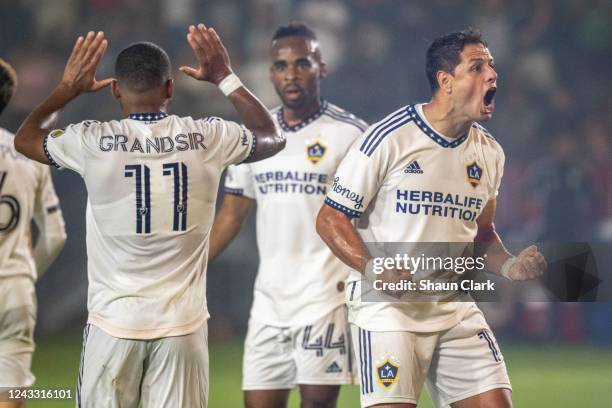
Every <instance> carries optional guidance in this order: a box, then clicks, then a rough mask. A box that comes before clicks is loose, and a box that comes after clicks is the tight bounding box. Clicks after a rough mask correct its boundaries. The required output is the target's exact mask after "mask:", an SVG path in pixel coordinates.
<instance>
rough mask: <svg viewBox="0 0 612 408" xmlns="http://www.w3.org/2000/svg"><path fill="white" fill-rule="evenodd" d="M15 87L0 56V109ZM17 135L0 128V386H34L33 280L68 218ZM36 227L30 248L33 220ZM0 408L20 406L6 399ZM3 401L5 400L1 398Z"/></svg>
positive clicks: (47, 175) (45, 172)
mask: <svg viewBox="0 0 612 408" xmlns="http://www.w3.org/2000/svg"><path fill="white" fill-rule="evenodd" d="M16 86H17V75H16V73H15V71H14V70H13V68H12V67H11V66H10V65H9V64H8V63H7V62H6V61H4V60H3V59H0V114H1V113H2V111H3V110H4V108H6V106H7V105H8V103H9V100H10V99H11V97H12V96H13V94H14V92H15V87H16ZM13 139H14V135H13V134H12V133H10V132H9V131H7V130H5V129H2V128H0V388H4V387H7V388H18V387H30V386H32V384H33V383H34V375H33V374H32V372H31V371H30V369H31V363H32V353H33V352H34V325H35V323H36V294H35V291H34V283H35V282H36V280H37V279H38V278H39V277H40V276H41V275H42V274H43V273H44V272H45V271H46V269H47V268H48V267H49V265H50V264H51V263H52V262H53V260H54V259H55V258H56V257H57V255H58V254H59V253H60V251H61V250H62V248H63V246H64V243H65V242H66V231H65V229H64V218H63V217H62V212H61V210H60V207H59V201H58V199H57V196H56V195H55V190H54V189H53V181H52V179H51V172H50V171H49V168H48V167H47V166H43V165H42V164H39V163H35V162H33V161H31V160H28V159H27V158H25V157H24V156H22V155H21V154H19V153H17V152H16V151H15V147H14V141H13ZM32 220H34V223H35V224H36V227H37V229H38V239H37V241H36V244H35V245H34V248H32V234H31V222H32ZM8 397H9V395H8V394H6V393H5V394H2V393H0V407H2V408H9V407H22V406H25V404H24V403H21V402H19V401H17V400H16V401H15V402H6V401H7V399H8ZM2 401H5V402H2Z"/></svg>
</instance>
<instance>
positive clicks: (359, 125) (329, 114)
mask: <svg viewBox="0 0 612 408" xmlns="http://www.w3.org/2000/svg"><path fill="white" fill-rule="evenodd" d="M324 115H326V116H329V117H330V118H332V119H336V120H338V121H340V122H344V123H348V124H349V125H353V126H355V127H356V128H358V129H359V130H361V131H362V132H363V131H364V130H366V129H367V127H366V126H364V125H363V124H362V123H359V122H358V121H356V120H351V119H349V118H344V117H338V116H335V115H333V114H332V113H331V112H325V113H324Z"/></svg>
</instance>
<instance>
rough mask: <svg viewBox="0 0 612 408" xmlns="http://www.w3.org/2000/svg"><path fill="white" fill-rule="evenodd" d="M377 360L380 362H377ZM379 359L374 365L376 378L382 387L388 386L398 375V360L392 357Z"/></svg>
mask: <svg viewBox="0 0 612 408" xmlns="http://www.w3.org/2000/svg"><path fill="white" fill-rule="evenodd" d="M379 361H382V363H380V364H378V362H379ZM379 361H377V365H376V380H377V381H378V383H379V384H380V385H382V386H383V387H385V388H389V387H391V386H392V385H393V384H395V383H396V382H397V379H398V377H399V370H400V365H399V361H398V360H397V359H396V358H394V357H386V358H384V360H379Z"/></svg>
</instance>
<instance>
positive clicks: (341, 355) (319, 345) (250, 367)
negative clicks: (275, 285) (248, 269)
mask: <svg viewBox="0 0 612 408" xmlns="http://www.w3.org/2000/svg"><path fill="white" fill-rule="evenodd" d="M351 349H352V347H351V345H350V334H349V330H348V323H347V320H346V308H345V307H344V306H339V307H337V308H336V309H334V310H333V311H332V312H330V313H328V314H327V315H326V316H324V317H323V318H321V319H320V320H318V321H317V322H316V323H314V324H312V325H308V326H304V327H300V328H295V329H293V328H283V327H274V326H268V325H265V324H262V323H260V322H256V321H254V320H252V319H251V320H250V321H249V328H248V332H247V336H246V340H245V345H244V359H243V365H242V389H243V390H247V391H248V390H282V389H291V388H293V387H295V386H296V385H297V384H312V385H339V384H353V377H354V370H353V357H352V352H351Z"/></svg>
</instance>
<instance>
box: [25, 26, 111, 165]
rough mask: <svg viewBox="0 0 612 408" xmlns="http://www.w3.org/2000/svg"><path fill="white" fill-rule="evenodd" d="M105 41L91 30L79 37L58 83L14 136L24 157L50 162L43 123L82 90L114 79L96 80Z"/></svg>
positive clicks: (106, 44)
mask: <svg viewBox="0 0 612 408" xmlns="http://www.w3.org/2000/svg"><path fill="white" fill-rule="evenodd" d="M107 47H108V42H107V40H106V39H105V38H104V33H103V32H102V31H99V32H98V33H97V34H95V33H94V32H93V31H90V32H89V33H88V34H87V36H85V37H82V36H81V37H79V38H78V39H77V40H76V43H75V44H74V48H73V49H72V53H71V54H70V57H69V58H68V62H67V63H66V68H65V69H64V75H63V77H62V80H61V82H60V83H59V84H58V85H57V86H56V87H55V89H54V90H53V92H52V93H51V95H49V96H48V97H47V99H45V100H44V101H43V102H42V103H41V104H40V105H38V106H37V107H36V108H34V110H33V111H32V112H31V113H30V114H29V115H28V117H27V118H26V119H25V120H24V122H23V123H22V124H21V126H20V127H19V130H17V134H16V135H15V149H17V151H18V152H20V153H22V154H23V155H24V156H26V157H28V158H30V159H33V160H36V161H39V162H41V163H44V164H49V160H48V159H47V156H46V155H45V151H44V145H43V142H44V139H45V137H46V136H47V134H48V133H49V129H46V126H45V125H46V124H47V123H49V122H52V121H53V117H54V115H55V114H57V112H58V111H60V110H61V109H63V108H64V107H65V106H66V105H67V104H68V103H70V101H72V100H73V99H75V98H76V97H77V96H79V95H80V94H81V93H83V92H95V91H97V90H99V89H102V88H104V87H105V86H108V85H110V83H111V82H112V81H113V80H112V79H111V78H109V79H105V80H102V81H97V80H96V78H95V76H96V69H97V68H98V64H99V63H100V59H102V56H103V55H104V52H105V51H106V48H107Z"/></svg>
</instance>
